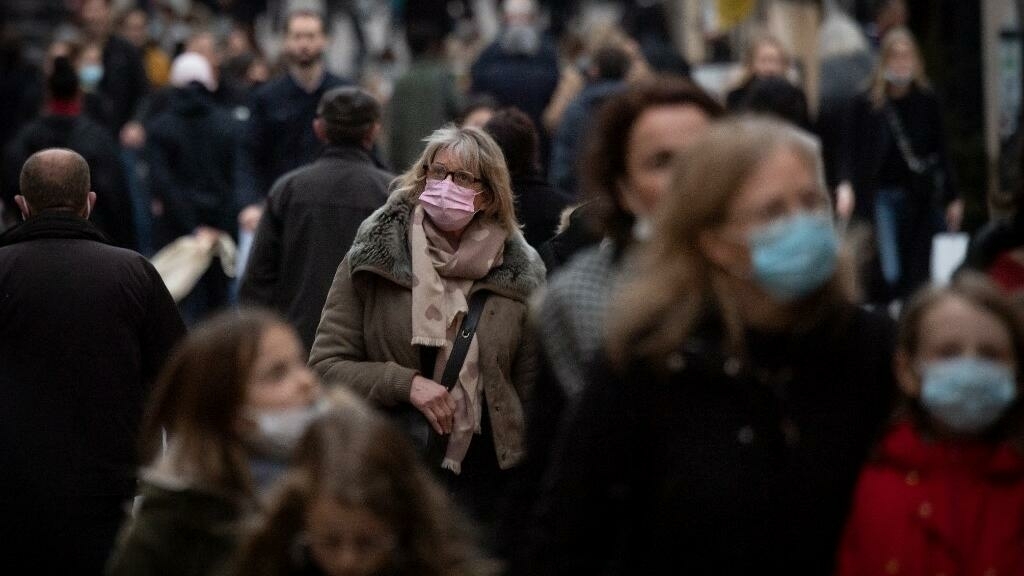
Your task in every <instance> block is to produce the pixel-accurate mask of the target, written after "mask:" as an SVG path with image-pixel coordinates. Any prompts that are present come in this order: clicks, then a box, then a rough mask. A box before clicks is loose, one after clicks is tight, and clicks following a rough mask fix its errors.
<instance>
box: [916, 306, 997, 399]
mask: <svg viewBox="0 0 1024 576" xmlns="http://www.w3.org/2000/svg"><path fill="white" fill-rule="evenodd" d="M918 334H919V335H920V344H919V349H918V350H917V354H916V355H915V357H914V358H912V359H910V360H911V362H910V363H909V364H907V365H906V366H904V367H903V368H902V369H901V370H900V378H899V381H900V387H901V388H902V389H903V391H904V392H905V393H906V394H907V395H908V396H910V397H912V398H916V397H918V396H919V395H920V393H921V374H920V372H919V370H918V369H917V368H919V367H921V366H923V365H926V364H928V363H930V362H935V361H940V360H952V359H954V358H963V357H973V358H980V359H983V360H991V361H993V362H997V363H999V364H1003V365H1006V366H1008V367H1011V368H1013V369H1014V370H1016V367H1017V362H1016V360H1015V359H1014V350H1013V337H1012V336H1011V335H1010V331H1009V330H1008V329H1007V327H1006V324H1005V323H1004V322H1002V321H1001V320H1000V319H999V318H998V317H997V316H995V315H994V314H992V313H991V312H989V311H988V310H985V309H984V308H980V307H978V306H976V305H974V304H972V303H970V302H968V301H966V300H963V299H962V298H945V299H943V300H942V301H940V302H939V303H938V304H937V305H935V306H933V307H932V309H931V310H929V311H928V312H926V313H925V315H924V316H923V317H922V318H921V326H920V327H919V328H918Z"/></svg>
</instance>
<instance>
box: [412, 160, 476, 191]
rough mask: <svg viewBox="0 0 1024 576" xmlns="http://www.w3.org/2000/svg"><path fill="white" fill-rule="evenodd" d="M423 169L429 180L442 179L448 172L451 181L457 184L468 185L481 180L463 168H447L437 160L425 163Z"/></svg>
mask: <svg viewBox="0 0 1024 576" xmlns="http://www.w3.org/2000/svg"><path fill="white" fill-rule="evenodd" d="M423 169H424V170H425V171H426V174H427V178H430V179H431V180H444V179H445V178H447V177H448V175H449V174H451V175H452V182H454V183H456V184H458V185H459V186H466V187H469V186H472V185H473V184H476V183H477V182H482V181H483V180H482V179H480V178H477V177H476V176H473V175H472V174H470V173H469V172H466V171H465V170H449V169H448V167H447V166H445V165H444V164H441V163H439V162H434V163H433V164H429V165H426V166H424V167H423Z"/></svg>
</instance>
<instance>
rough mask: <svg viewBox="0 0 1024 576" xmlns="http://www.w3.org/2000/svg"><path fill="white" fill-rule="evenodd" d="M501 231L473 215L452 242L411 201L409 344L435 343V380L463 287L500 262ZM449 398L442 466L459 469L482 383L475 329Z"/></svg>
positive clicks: (462, 308) (474, 427)
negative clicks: (451, 412)
mask: <svg viewBox="0 0 1024 576" xmlns="http://www.w3.org/2000/svg"><path fill="white" fill-rule="evenodd" d="M506 237H507V233H506V232H505V230H503V229H502V228H501V226H500V225H498V224H497V223H495V222H492V221H489V220H484V219H482V218H475V219H474V220H473V221H472V222H470V224H469V226H468V227H467V228H466V230H465V231H464V232H463V233H462V237H461V239H460V241H459V245H458V246H457V247H453V246H452V245H451V243H449V242H448V240H447V239H445V237H444V236H443V235H442V234H441V233H440V232H439V231H438V230H437V228H435V227H434V225H433V223H432V222H430V220H429V219H428V218H424V212H423V208H422V207H421V206H418V205H417V206H416V208H415V211H414V212H413V219H412V226H411V227H410V228H409V247H410V249H411V251H412V344H413V345H414V346H434V347H437V348H440V351H439V352H438V354H437V362H436V364H434V367H433V373H432V374H430V375H429V376H430V377H431V379H432V380H434V381H435V382H440V381H441V375H442V373H443V372H444V367H445V364H447V363H448V356H449V355H450V354H451V351H452V343H453V342H454V341H455V335H456V333H457V332H458V330H459V326H461V324H462V318H463V317H464V316H465V315H466V312H467V311H468V310H469V304H468V302H467V300H468V296H469V290H470V288H471V287H472V286H473V281H474V280H479V279H481V278H483V277H484V276H486V275H487V273H488V272H490V271H491V269H492V268H494V267H495V266H500V265H501V262H502V252H503V250H504V247H505V239H506ZM451 395H452V399H453V400H455V425H454V426H453V427H452V433H451V435H450V436H449V438H448V450H447V452H446V453H445V457H444V461H443V462H442V463H441V467H442V468H446V469H448V470H451V471H452V472H454V473H456V474H459V473H461V472H462V460H463V458H465V457H466V452H468V451H469V444H470V442H471V441H472V440H473V434H479V433H480V417H481V414H482V409H483V408H482V406H481V405H482V402H481V400H482V395H483V386H482V385H481V383H480V347H479V344H478V343H477V337H476V335H474V336H473V340H471V341H470V343H469V351H468V352H467V353H466V361H465V362H464V363H463V364H462V369H461V370H460V371H459V379H458V382H457V383H456V384H455V386H453V387H452V390H451Z"/></svg>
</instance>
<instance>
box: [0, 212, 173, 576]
mask: <svg viewBox="0 0 1024 576" xmlns="http://www.w3.org/2000/svg"><path fill="white" fill-rule="evenodd" d="M184 331H185V329H184V325H183V324H182V321H181V318H180V317H179V315H178V310H177V308H176V307H175V305H174V301H173V300H172V299H171V295H170V294H169V293H168V292H167V288H166V287H165V286H164V283H163V281H162V280H161V279H160V276H159V275H158V274H157V272H156V270H155V269H154V268H153V266H152V265H150V264H149V262H148V261H146V259H145V258H143V257H142V256H141V255H139V254H137V253H135V252H131V251H129V250H124V249H121V248H115V247H113V246H109V245H108V244H107V243H106V242H105V239H104V237H103V235H102V233H100V232H99V231H98V230H97V229H96V228H95V227H94V226H93V225H92V224H90V223H89V222H88V221H86V220H83V219H81V218H79V217H77V216H72V215H61V214H56V215H50V214H42V215H39V216H35V217H33V218H30V219H29V220H28V221H27V222H25V223H23V224H21V225H20V226H18V227H16V228H13V229H11V230H9V231H8V232H7V233H5V234H4V235H3V236H0V470H3V474H0V515H2V516H3V518H5V519H6V520H5V522H4V527H3V528H0V542H2V544H0V546H10V547H11V550H10V551H9V552H8V553H7V554H4V557H5V558H7V559H8V560H10V561H12V562H14V564H13V565H15V566H32V567H33V571H35V572H38V573H75V574H99V573H100V569H101V568H102V565H103V562H104V560H105V558H106V555H107V553H108V552H109V549H110V546H111V545H112V544H113V542H114V536H115V534H116V532H117V527H118V525H119V523H120V521H121V520H122V518H123V511H124V505H125V504H126V501H128V500H129V499H130V498H131V496H132V495H133V494H134V490H135V469H136V466H137V465H138V462H137V457H136V456H137V451H136V434H137V429H138V425H139V420H140V418H141V415H142V409H143V404H144V402H145V400H146V396H147V394H148V392H149V387H150V385H151V383H152V382H153V380H154V379H155V377H156V375H157V372H158V371H159V370H160V368H161V366H162V364H163V362H164V360H165V359H166V358H167V356H168V354H169V352H170V350H171V347H172V346H173V345H174V344H175V343H176V342H177V340H178V339H179V338H181V337H182V336H183V334H184ZM12 529H13V530H12ZM58 543H59V544H58ZM43 550H45V552H44V551H43ZM11 554H14V557H13V558H12V556H11ZM19 559H21V560H23V561H19ZM51 562H52V563H56V564H60V563H67V564H66V565H65V566H63V570H60V571H58V570H56V568H55V567H51V566H50V563H51ZM43 567H46V568H43ZM49 568H54V569H53V570H51V569H49Z"/></svg>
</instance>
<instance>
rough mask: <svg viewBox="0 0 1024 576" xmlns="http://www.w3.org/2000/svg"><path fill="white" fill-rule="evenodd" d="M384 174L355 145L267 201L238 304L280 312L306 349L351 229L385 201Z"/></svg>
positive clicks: (299, 174)
mask: <svg viewBox="0 0 1024 576" xmlns="http://www.w3.org/2000/svg"><path fill="white" fill-rule="evenodd" d="M391 179H392V175H391V174H390V173H388V172H385V171H384V170H381V169H380V168H378V167H377V165H376V164H375V163H374V160H373V158H372V157H371V156H370V154H369V153H368V152H367V151H366V150H364V149H362V148H360V147H358V146H356V145H343V146H329V147H328V148H327V149H325V150H324V152H323V154H322V155H321V156H320V158H319V159H318V160H317V161H316V162H313V163H312V164H310V165H309V166H305V167H303V168H300V169H298V170H295V171H293V172H290V173H289V174H287V175H285V176H284V177H282V178H281V179H280V180H278V181H277V183H276V184H274V189H273V190H271V192H270V195H269V196H268V197H267V209H266V211H265V212H264V213H263V218H262V219H261V220H260V225H259V228H258V229H257V230H256V237H255V239H254V240H253V246H252V253H251V254H250V256H249V263H248V265H247V266H246V270H245V277H244V278H243V279H242V286H241V288H240V291H239V298H240V299H241V300H242V302H244V303H247V304H257V305H263V306H268V307H271V308H274V309H276V310H278V311H280V312H281V313H282V314H284V315H285V317H286V318H287V319H288V320H289V321H290V322H291V323H292V324H293V325H294V326H295V327H296V329H298V331H299V336H300V337H301V338H302V342H303V343H304V344H305V345H306V349H307V350H308V349H310V348H311V347H312V346H313V337H314V336H315V335H316V327H317V325H318V324H319V323H320V313H321V312H322V311H323V308H324V301H325V300H327V292H328V290H330V288H331V281H332V280H333V279H334V274H335V272H337V271H338V264H340V263H341V260H342V259H343V258H344V257H345V253H346V252H348V249H349V247H350V246H351V245H352V240H353V239H354V238H355V236H356V231H357V230H358V229H359V225H360V224H361V223H362V222H363V220H365V219H366V218H367V217H368V216H369V215H370V214H372V213H373V211H374V210H376V209H377V208H379V207H381V206H382V205H383V204H384V201H385V200H386V199H387V194H388V184H389V183H390V181H391Z"/></svg>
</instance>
